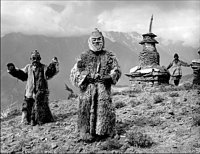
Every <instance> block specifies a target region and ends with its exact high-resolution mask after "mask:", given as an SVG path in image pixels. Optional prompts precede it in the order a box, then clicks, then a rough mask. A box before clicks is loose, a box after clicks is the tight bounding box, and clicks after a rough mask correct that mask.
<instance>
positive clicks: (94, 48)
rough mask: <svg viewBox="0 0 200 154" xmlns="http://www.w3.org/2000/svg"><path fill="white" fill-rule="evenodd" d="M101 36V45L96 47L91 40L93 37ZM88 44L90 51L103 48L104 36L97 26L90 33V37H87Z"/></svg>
mask: <svg viewBox="0 0 200 154" xmlns="http://www.w3.org/2000/svg"><path fill="white" fill-rule="evenodd" d="M99 37H101V38H102V42H101V47H100V48H98V47H97V46H95V45H94V44H93V42H92V39H93V38H99ZM88 46H89V48H90V50H92V51H95V52H96V51H101V50H102V49H103V48H104V37H103V34H102V32H100V31H99V30H98V29H97V28H95V30H94V31H93V32H92V33H91V35H90V38H89V39H88Z"/></svg>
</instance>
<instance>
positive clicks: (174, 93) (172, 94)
mask: <svg viewBox="0 0 200 154" xmlns="http://www.w3.org/2000/svg"><path fill="white" fill-rule="evenodd" d="M169 96H170V97H178V96H179V94H178V93H177V92H172V93H170V94H169Z"/></svg>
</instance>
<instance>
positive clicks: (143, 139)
mask: <svg viewBox="0 0 200 154" xmlns="http://www.w3.org/2000/svg"><path fill="white" fill-rule="evenodd" d="M126 138H127V142H128V143H129V144H130V145H131V146H136V147H141V148H149V147H151V146H152V145H153V143H154V142H153V140H152V138H151V137H150V136H148V135H147V134H143V133H142V132H141V131H140V130H139V129H138V128H137V127H136V128H135V129H133V130H132V131H130V132H128V133H127V134H126Z"/></svg>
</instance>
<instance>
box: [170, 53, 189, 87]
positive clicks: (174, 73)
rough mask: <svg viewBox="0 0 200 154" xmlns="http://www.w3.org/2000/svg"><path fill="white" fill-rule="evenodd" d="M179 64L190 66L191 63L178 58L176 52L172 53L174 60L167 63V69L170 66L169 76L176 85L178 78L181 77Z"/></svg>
mask: <svg viewBox="0 0 200 154" xmlns="http://www.w3.org/2000/svg"><path fill="white" fill-rule="evenodd" d="M181 66H185V67H190V66H191V64H188V63H186V62H184V61H182V60H179V56H178V54H177V53H175V54H174V60H173V61H172V62H171V63H170V64H169V65H168V67H167V69H170V68H171V67H172V73H171V77H172V80H173V81H174V85H176V86H178V85H179V82H180V79H181V77H182V69H181Z"/></svg>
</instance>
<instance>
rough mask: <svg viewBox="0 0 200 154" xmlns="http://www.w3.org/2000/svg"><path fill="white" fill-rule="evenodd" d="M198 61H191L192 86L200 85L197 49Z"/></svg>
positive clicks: (199, 61)
mask: <svg viewBox="0 0 200 154" xmlns="http://www.w3.org/2000/svg"><path fill="white" fill-rule="evenodd" d="M198 54H199V59H194V60H192V69H193V85H200V48H199V49H198Z"/></svg>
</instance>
